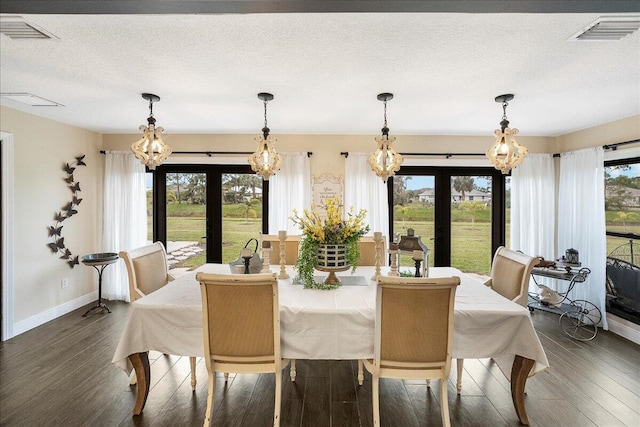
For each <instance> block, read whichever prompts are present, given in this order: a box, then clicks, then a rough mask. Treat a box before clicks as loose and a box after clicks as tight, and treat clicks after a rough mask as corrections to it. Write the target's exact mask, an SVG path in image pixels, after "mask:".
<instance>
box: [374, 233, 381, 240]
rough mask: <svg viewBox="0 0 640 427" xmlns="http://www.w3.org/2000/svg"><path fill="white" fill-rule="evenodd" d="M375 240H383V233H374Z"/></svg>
mask: <svg viewBox="0 0 640 427" xmlns="http://www.w3.org/2000/svg"><path fill="white" fill-rule="evenodd" d="M373 240H382V232H381V231H374V232H373Z"/></svg>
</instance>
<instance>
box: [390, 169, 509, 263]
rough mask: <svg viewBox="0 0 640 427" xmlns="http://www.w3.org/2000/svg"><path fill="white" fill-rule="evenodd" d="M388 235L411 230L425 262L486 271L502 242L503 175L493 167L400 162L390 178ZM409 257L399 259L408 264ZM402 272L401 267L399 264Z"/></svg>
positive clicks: (503, 219) (503, 210) (403, 233)
mask: <svg viewBox="0 0 640 427" xmlns="http://www.w3.org/2000/svg"><path fill="white" fill-rule="evenodd" d="M388 185H389V188H390V192H389V217H390V218H389V224H390V227H391V230H390V231H391V235H395V234H397V233H400V234H402V235H405V234H407V229H409V228H412V229H414V231H415V234H416V235H418V236H420V238H421V240H422V241H423V242H424V243H425V244H426V245H427V246H428V247H429V249H430V252H431V253H430V258H429V264H430V265H432V266H452V267H456V268H458V269H460V270H462V271H463V272H466V273H478V274H485V275H489V274H490V272H491V260H492V258H493V253H494V252H495V250H496V249H497V248H498V246H500V245H504V243H505V217H506V215H505V214H506V212H505V211H506V209H505V176H504V175H502V173H501V172H500V171H498V170H496V169H494V168H484V167H428V166H404V167H402V169H400V171H399V172H398V174H397V175H396V176H394V177H393V178H391V179H390V180H389V184H388ZM410 265H411V259H404V260H403V259H402V257H401V259H400V266H401V267H409V266H410ZM401 270H402V268H401Z"/></svg>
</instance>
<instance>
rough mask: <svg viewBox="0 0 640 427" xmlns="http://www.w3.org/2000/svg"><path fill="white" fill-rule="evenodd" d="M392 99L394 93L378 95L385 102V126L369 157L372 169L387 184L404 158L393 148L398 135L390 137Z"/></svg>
mask: <svg viewBox="0 0 640 427" xmlns="http://www.w3.org/2000/svg"><path fill="white" fill-rule="evenodd" d="M391 99H393V94H392V93H381V94H379V95H378V100H379V101H382V102H384V127H383V128H382V136H377V137H376V138H375V140H376V143H377V144H378V148H377V149H376V151H374V152H373V153H371V155H369V159H368V160H369V166H370V167H371V170H373V172H375V174H376V175H378V176H379V177H380V178H382V182H384V183H385V184H386V182H387V179H389V177H390V176H393V175H395V173H396V172H397V171H398V170H400V165H401V164H402V162H403V160H404V159H403V158H402V155H401V154H399V153H398V152H397V151H396V150H395V149H394V148H393V143H394V142H395V140H396V137H395V136H394V137H391V138H389V128H388V127H387V101H389V100H391Z"/></svg>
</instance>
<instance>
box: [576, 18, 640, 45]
mask: <svg viewBox="0 0 640 427" xmlns="http://www.w3.org/2000/svg"><path fill="white" fill-rule="evenodd" d="M638 28H640V15H639V16H603V17H601V18H598V19H596V20H595V21H594V22H592V23H591V24H589V25H588V26H587V27H586V28H584V29H582V30H580V31H578V32H577V33H576V34H574V35H573V36H571V37H569V40H572V41H612V40H620V39H621V38H623V37H625V36H628V35H629V34H632V33H633V32H635V31H637V30H638Z"/></svg>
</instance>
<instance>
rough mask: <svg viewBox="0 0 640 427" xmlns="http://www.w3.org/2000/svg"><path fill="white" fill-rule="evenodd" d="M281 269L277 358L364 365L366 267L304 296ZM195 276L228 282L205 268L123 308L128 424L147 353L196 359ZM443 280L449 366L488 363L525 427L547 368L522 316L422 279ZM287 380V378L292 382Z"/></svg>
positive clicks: (199, 342)
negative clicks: (449, 315)
mask: <svg viewBox="0 0 640 427" xmlns="http://www.w3.org/2000/svg"><path fill="white" fill-rule="evenodd" d="M286 269H287V272H288V274H289V276H290V278H287V279H278V299H279V305H280V339H281V355H282V357H283V358H284V359H290V360H296V359H298V360H301V359H312V360H359V361H360V360H363V359H372V358H373V355H374V348H373V346H374V329H375V317H376V281H375V280H374V279H375V277H374V276H372V275H375V269H374V267H364V266H362V267H358V268H357V269H356V270H355V272H352V271H346V272H342V273H338V277H339V278H340V280H341V282H342V284H341V286H340V287H338V288H337V289H333V290H317V289H305V288H304V286H303V285H302V284H300V283H297V282H296V280H295V276H296V274H295V271H294V269H293V266H287V267H286ZM197 272H206V273H222V274H230V269H229V265H228V264H205V265H203V266H201V267H199V268H197V269H196V270H194V271H191V272H188V273H186V274H184V275H182V276H180V277H178V278H177V279H175V280H174V281H172V282H170V283H168V284H167V285H166V286H164V287H162V288H160V289H158V290H157V291H155V292H153V293H151V294H149V295H146V296H145V297H143V298H140V299H138V300H136V301H135V302H134V303H132V304H131V307H130V310H129V315H128V318H127V321H126V323H125V326H124V329H123V331H122V335H121V336H120V341H119V343H118V346H117V348H116V350H115V354H114V356H113V360H112V363H113V364H114V365H116V366H118V367H120V368H122V369H123V370H124V371H126V372H127V373H129V374H130V373H131V371H132V370H135V375H136V378H137V383H138V393H137V398H136V403H135V407H134V411H133V413H134V416H135V415H139V414H141V413H142V410H143V409H144V405H145V402H146V400H147V396H148V393H149V388H150V384H151V382H150V366H149V357H148V352H149V351H158V352H161V353H164V354H172V355H179V356H189V357H203V356H204V345H203V328H202V302H201V294H200V289H199V283H198V281H197V280H196V278H195V275H196V273H197ZM318 273H319V272H318ZM380 274H382V275H387V274H389V268H388V267H382V269H381V271H380ZM450 276H458V277H460V285H459V286H458V288H457V290H456V297H455V305H454V335H453V354H452V356H453V358H454V359H459V358H460V359H483V358H492V359H493V360H494V361H495V362H496V364H497V365H498V366H499V368H500V369H501V371H502V372H503V373H504V375H505V376H506V377H507V378H508V379H509V380H510V381H511V396H512V400H513V404H514V408H515V411H516V414H517V416H518V418H519V419H520V422H521V423H522V424H524V425H528V424H529V421H528V417H527V413H526V409H525V404H524V389H525V384H526V381H527V378H528V377H530V376H532V375H535V374H537V373H539V372H541V371H542V370H544V369H546V368H547V367H548V366H549V362H548V361H547V357H546V355H545V352H544V349H543V347H542V344H541V343H540V339H539V338H538V335H537V333H536V331H535V329H534V326H533V323H532V321H531V317H530V314H529V310H528V309H527V308H525V307H522V306H520V305H518V304H516V303H514V302H512V301H510V300H508V299H506V298H504V297H503V296H501V295H499V294H498V293H496V292H494V291H493V290H492V289H490V288H489V287H487V286H485V285H484V284H483V283H482V282H480V281H479V280H477V279H475V278H474V277H471V276H469V275H466V274H464V273H463V272H461V271H460V270H458V269H456V268H452V267H432V268H430V269H429V277H450ZM317 279H318V280H322V279H323V278H322V277H318V278H317ZM293 366H295V365H293ZM293 366H292V368H293ZM294 375H295V373H294V372H292V379H294Z"/></svg>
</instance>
